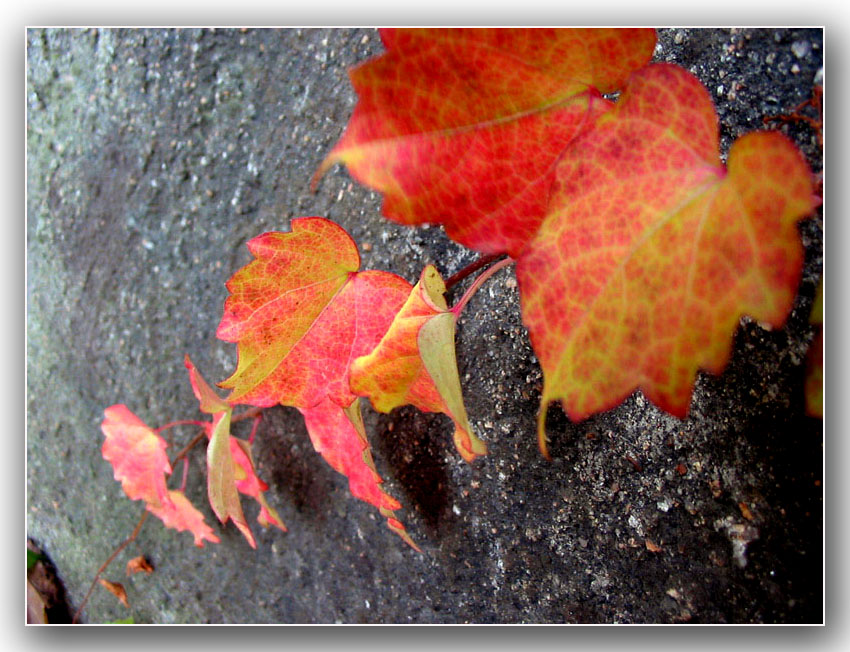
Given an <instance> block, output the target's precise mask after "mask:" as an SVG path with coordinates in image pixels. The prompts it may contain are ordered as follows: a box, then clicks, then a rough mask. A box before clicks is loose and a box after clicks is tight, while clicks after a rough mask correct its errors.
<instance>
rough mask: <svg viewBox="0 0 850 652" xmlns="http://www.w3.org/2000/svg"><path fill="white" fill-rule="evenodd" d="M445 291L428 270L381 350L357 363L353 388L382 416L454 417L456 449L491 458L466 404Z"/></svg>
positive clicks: (470, 455)
mask: <svg viewBox="0 0 850 652" xmlns="http://www.w3.org/2000/svg"><path fill="white" fill-rule="evenodd" d="M445 291H446V286H445V283H443V279H442V278H440V274H439V272H437V269H436V268H435V267H434V266H433V265H428V266H427V267H425V269H424V270H423V272H422V276H421V278H420V280H419V283H417V284H416V286H415V287H414V288H413V290H412V291H411V292H410V296H409V297H408V299H407V301H406V302H405V304H404V306H403V307H402V308H401V310H400V311H399V312H398V314H397V315H396V316H395V319H394V320H393V323H392V325H391V326H390V328H389V330H388V331H387V333H386V335H384V337H383V339H382V340H381V342H380V343H379V344H378V346H377V347H375V349H374V350H373V351H372V352H371V353H370V354H369V355H367V356H363V357H360V358H357V359H356V360H355V361H354V363H353V364H352V366H351V389H352V391H354V392H355V393H357V394H360V395H361V396H368V397H369V399H370V400H371V401H372V405H373V407H374V408H375V409H376V410H379V411H381V412H390V411H391V410H393V409H394V408H396V407H399V406H401V405H408V404H410V405H415V406H416V407H418V408H419V409H420V410H424V411H426V412H442V413H444V414H446V415H448V416H449V417H450V418H451V419H452V420H453V421H454V423H455V433H454V440H455V445H456V446H457V449H458V451H459V452H460V454H461V455H462V456H463V458H464V459H465V460H466V461H467V462H471V461H472V460H473V459H474V458H475V457H476V456H477V455H486V453H487V447H486V446H485V445H484V442H482V441H481V440H480V439H478V437H476V436H475V434H474V433H473V432H472V427H471V426H470V425H469V420H468V418H467V416H466V409H465V408H464V405H463V396H462V395H461V387H460V378H459V376H458V371H457V361H456V359H455V345H454V336H455V320H456V316H455V314H454V313H452V312H450V311H449V310H448V307H447V306H446V300H445V298H444V296H443V294H444V293H445Z"/></svg>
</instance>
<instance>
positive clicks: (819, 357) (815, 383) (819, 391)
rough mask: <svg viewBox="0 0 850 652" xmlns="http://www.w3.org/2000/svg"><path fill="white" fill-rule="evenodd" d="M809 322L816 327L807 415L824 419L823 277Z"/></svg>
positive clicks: (809, 362)
mask: <svg viewBox="0 0 850 652" xmlns="http://www.w3.org/2000/svg"><path fill="white" fill-rule="evenodd" d="M809 322H810V323H811V324H812V325H813V326H814V327H815V337H814V339H813V340H812V343H811V344H809V352H808V353H807V354H806V385H805V388H806V389H805V392H806V414H808V415H809V416H812V417H817V418H819V419H823V277H821V280H820V283H819V284H818V289H817V293H816V294H815V302H814V305H813V306H812V315H811V317H810V318H809Z"/></svg>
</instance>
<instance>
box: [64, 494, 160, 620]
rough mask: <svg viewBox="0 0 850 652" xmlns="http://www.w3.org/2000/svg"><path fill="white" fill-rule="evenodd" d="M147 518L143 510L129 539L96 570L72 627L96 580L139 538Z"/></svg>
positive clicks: (146, 511) (75, 614)
mask: <svg viewBox="0 0 850 652" xmlns="http://www.w3.org/2000/svg"><path fill="white" fill-rule="evenodd" d="M147 517H148V510H147V509H145V511H143V512H142V516H141V517H140V518H139V522H138V523H136V529H135V530H133V533H132V534H131V535H130V536H129V537H127V539H126V540H125V541H124V543H122V544H121V545H120V546H118V547H117V548H116V549H115V551H114V552H113V553H112V554H111V555H109V559H107V560H106V561H105V562H103V563H102V564H101V565H100V568H98V569H97V573H95V575H94V579H93V580H92V583H91V586H90V587H89V591H88V593H86V597H84V598H83V601H82V602H81V603H80V606H79V607H77V611H76V612H75V613H74V617H73V619H72V620H71V624H72V625H74V624H76V622H77V618H78V617H79V615H80V612H81V611H82V610H83V607H85V606H86V603H87V602H88V601H89V598H90V597H91V594H92V591H94V587H95V586H97V580H98V579H100V575H101V573H103V571H105V570H106V568H107V567H108V566H109V564H111V563H112V562H113V561H115V558H116V557H117V556H118V555H119V554H120V553H121V551H122V550H124V548H126V547H127V546H128V545H130V543H132V542H133V541H135V540H136V537H137V536H139V532H140V531H141V529H142V525H143V524H144V522H145V519H146V518H147Z"/></svg>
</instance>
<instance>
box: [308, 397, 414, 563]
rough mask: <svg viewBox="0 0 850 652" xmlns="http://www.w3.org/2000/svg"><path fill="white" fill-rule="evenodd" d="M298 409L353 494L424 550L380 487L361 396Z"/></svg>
mask: <svg viewBox="0 0 850 652" xmlns="http://www.w3.org/2000/svg"><path fill="white" fill-rule="evenodd" d="M299 411H300V412H301V414H302V415H303V416H304V423H305V425H306V426H307V432H308V433H309V435H310V441H312V442H313V448H315V449H316V452H317V453H319V454H321V456H322V457H324V458H325V461H326V462H327V463H328V464H330V465H331V468H333V469H334V470H335V471H338V472H339V473H342V474H343V475H344V476H346V477H347V478H348V486H349V489H350V490H351V493H352V495H353V496H355V497H356V498H359V499H360V500H363V501H366V502H367V503H370V504H372V505H375V506H376V507H377V508H378V510H379V511H380V512H381V514H382V515H384V516H385V517H386V518H387V527H389V528H390V529H391V530H392V531H393V532H395V533H396V534H398V535H399V536H400V537H401V538H402V539H404V541H405V542H406V543H407V544H408V545H409V546H410V547H411V548H413V549H414V550H416V551H418V552H421V550H420V549H419V547H418V546H417V545H416V544H415V543H413V540H412V539H411V538H410V536H409V535H408V534H407V531H406V530H405V528H404V525H402V523H401V521H399V520H398V519H397V518H396V516H395V513H394V511H393V510H396V509H399V508H400V507H401V504H400V503H399V502H398V501H397V500H396V499H395V498H393V497H392V496H390V495H389V494H387V493H385V492H384V491H383V489H381V487H380V485H381V483H382V482H383V480H382V479H381V476H379V475H378V472H377V471H376V470H375V462H374V460H373V459H372V453H371V451H370V448H369V441H368V439H367V438H366V431H365V428H364V426H363V418H362V417H361V414H360V400H359V399H357V400H355V401H354V402H353V403H352V404H351V405H350V406H349V407H348V408H346V409H343V408H340V407H339V406H338V405H337V404H336V403H334V402H333V401H332V400H331V399H330V398H325V399H324V400H323V401H322V402H321V403H319V404H318V405H315V406H313V407H310V408H300V409H299Z"/></svg>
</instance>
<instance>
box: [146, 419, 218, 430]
mask: <svg viewBox="0 0 850 652" xmlns="http://www.w3.org/2000/svg"><path fill="white" fill-rule="evenodd" d="M175 426H201V428H206V426H207V423H206V421H195V420H193V419H183V420H181V421H172V422H171V423H166V424H165V425H164V426H160V427H159V428H156V429H154V432H155V433H157V434H159V433H161V432H162V431H163V430H167V429H168V428H174V427H175Z"/></svg>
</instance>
